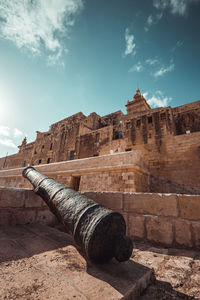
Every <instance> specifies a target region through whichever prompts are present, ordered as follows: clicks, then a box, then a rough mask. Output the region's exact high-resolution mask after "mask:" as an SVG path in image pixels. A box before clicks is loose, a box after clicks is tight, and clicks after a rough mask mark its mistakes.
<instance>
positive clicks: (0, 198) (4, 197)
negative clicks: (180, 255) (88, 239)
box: [0, 188, 200, 249]
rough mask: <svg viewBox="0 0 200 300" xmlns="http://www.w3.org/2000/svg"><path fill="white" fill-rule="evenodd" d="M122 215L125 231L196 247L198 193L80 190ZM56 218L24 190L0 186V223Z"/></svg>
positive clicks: (199, 217)
mask: <svg viewBox="0 0 200 300" xmlns="http://www.w3.org/2000/svg"><path fill="white" fill-rule="evenodd" d="M83 194H84V195H85V196H87V197H88V198H91V199H93V200H94V201H96V202H98V203H100V204H102V205H104V206H106V207H107V208H110V209H112V210H115V211H119V212H120V213H122V214H123V216H124V218H125V220H126V224H127V234H128V235H130V236H131V237H132V238H133V239H140V240H148V241H150V242H153V243H157V244H162V245H165V246H170V247H184V248H193V249H200V215H199V211H200V196H199V195H198V196H191V195H180V194H151V193H121V192H91V191H90V192H84V193H83ZM55 222H56V219H55V217H54V216H53V215H52V214H51V213H50V211H49V209H48V208H47V206H46V204H45V203H44V201H43V200H42V199H41V198H40V197H39V196H37V195H35V194H34V192H33V191H31V190H28V189H14V188H0V226H7V225H16V224H28V223H45V224H50V225H53V224H55Z"/></svg>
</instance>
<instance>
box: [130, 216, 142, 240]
mask: <svg viewBox="0 0 200 300" xmlns="http://www.w3.org/2000/svg"><path fill="white" fill-rule="evenodd" d="M128 229H129V230H128V233H129V235H130V236H131V237H133V238H140V239H143V238H145V217H144V216H135V215H131V214H130V215H129V217H128Z"/></svg>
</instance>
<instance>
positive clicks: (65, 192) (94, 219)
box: [23, 166, 133, 263]
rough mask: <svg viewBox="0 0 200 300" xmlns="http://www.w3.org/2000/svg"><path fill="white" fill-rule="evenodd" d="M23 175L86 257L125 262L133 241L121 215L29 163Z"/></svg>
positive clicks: (103, 260)
mask: <svg viewBox="0 0 200 300" xmlns="http://www.w3.org/2000/svg"><path fill="white" fill-rule="evenodd" d="M23 176H24V177H25V178H27V179H28V180H29V181H30V182H31V184H32V185H33V187H34V191H35V193H37V194H38V195H40V196H41V197H42V198H43V200H44V201H45V202H46V204H47V205H48V206H49V208H50V210H51V211H52V212H53V213H54V214H55V216H56V217H57V218H58V220H59V221H60V222H61V223H62V224H63V225H64V227H65V229H66V231H67V232H68V233H69V234H71V235H72V236H73V238H74V240H75V242H76V243H77V244H78V245H79V246H81V248H83V249H84V251H85V253H86V255H87V256H88V258H90V259H91V260H92V261H94V262H98V263H103V262H106V261H109V260H110V259H112V257H115V258H116V259H117V260H118V261H126V260H128V259H129V257H130V256H131V253H132V249H133V244H132V241H131V239H130V238H129V237H127V236H126V235H125V233H126V223H125V221H124V218H123V216H122V215H121V214H120V213H118V212H114V211H112V210H110V209H107V208H105V207H104V206H102V205H100V204H98V203H96V202H94V201H93V200H91V199H88V198H87V197H85V196H84V195H82V194H81V193H79V192H76V191H74V190H73V189H71V188H69V187H67V186H65V185H63V184H60V183H58V182H56V181H55V180H54V179H52V178H49V177H47V176H45V175H43V174H40V173H39V172H37V171H36V170H35V169H34V168H33V167H31V166H29V167H27V168H25V169H24V170H23Z"/></svg>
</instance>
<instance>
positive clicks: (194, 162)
mask: <svg viewBox="0 0 200 300" xmlns="http://www.w3.org/2000/svg"><path fill="white" fill-rule="evenodd" d="M126 110H127V113H126V114H123V112H122V111H120V110H119V111H117V112H114V113H111V114H109V115H106V116H103V117H101V116H99V115H98V114H96V113H94V112H93V113H91V114H90V115H89V116H85V115H84V114H83V113H82V112H79V113H77V114H75V115H73V116H70V117H68V118H66V119H64V120H61V121H59V122H57V123H54V124H52V125H51V126H50V129H49V131H47V132H40V131H37V137H36V140H35V141H34V142H31V143H27V141H26V138H25V139H24V140H23V142H22V144H21V145H20V146H19V152H18V153H17V154H14V155H10V156H7V157H3V158H0V168H1V169H2V171H1V172H0V173H1V174H0V176H1V178H0V182H1V184H5V185H6V186H16V187H24V185H25V183H22V179H20V180H19V176H18V173H17V170H19V172H21V169H20V168H22V167H24V166H27V165H34V166H35V165H36V166H37V167H38V168H39V169H38V170H39V171H41V172H44V173H46V174H49V175H51V176H52V177H54V178H55V179H57V180H60V181H61V182H62V183H65V184H68V185H70V186H71V187H73V188H75V189H77V190H89V191H90V190H98V191H101V190H106V191H122V192H175V193H189V194H199V192H200V186H199V178H200V101H196V102H192V103H189V104H186V105H183V106H179V107H175V108H172V107H170V106H168V107H159V108H154V109H151V107H150V106H149V104H148V103H147V101H146V100H145V98H144V96H143V95H142V94H141V93H140V90H139V89H137V91H136V94H135V95H134V96H133V100H132V101H128V102H127V104H126ZM58 162H59V163H58ZM16 168H17V169H16ZM13 169H16V171H14V170H13ZM20 178H21V177H20Z"/></svg>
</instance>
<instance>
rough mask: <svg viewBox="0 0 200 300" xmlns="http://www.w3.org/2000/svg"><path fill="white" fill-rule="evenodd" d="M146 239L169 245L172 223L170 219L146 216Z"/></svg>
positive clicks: (171, 240)
mask: <svg viewBox="0 0 200 300" xmlns="http://www.w3.org/2000/svg"><path fill="white" fill-rule="evenodd" d="M146 232H147V239H148V240H150V241H154V242H156V243H162V244H166V245H171V244H172V242H173V224H172V221H171V220H170V219H166V218H162V217H150V216H149V217H146Z"/></svg>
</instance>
